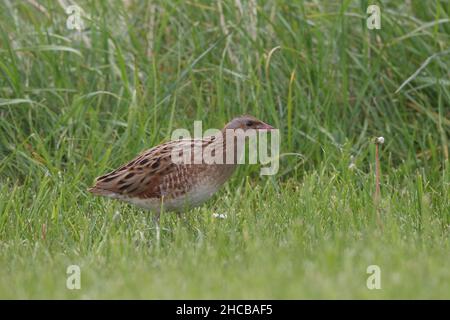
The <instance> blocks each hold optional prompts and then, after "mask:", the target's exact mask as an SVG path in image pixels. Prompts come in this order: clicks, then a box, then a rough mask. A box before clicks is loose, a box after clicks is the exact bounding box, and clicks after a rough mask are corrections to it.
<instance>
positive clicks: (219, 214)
mask: <svg viewBox="0 0 450 320" xmlns="http://www.w3.org/2000/svg"><path fill="white" fill-rule="evenodd" d="M213 218H219V219H226V218H227V215H226V214H224V213H213Z"/></svg>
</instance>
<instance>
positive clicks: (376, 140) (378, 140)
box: [375, 137, 384, 144]
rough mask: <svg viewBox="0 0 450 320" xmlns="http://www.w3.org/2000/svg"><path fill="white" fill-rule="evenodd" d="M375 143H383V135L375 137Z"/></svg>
mask: <svg viewBox="0 0 450 320" xmlns="http://www.w3.org/2000/svg"><path fill="white" fill-rule="evenodd" d="M375 143H377V144H383V143H384V137H378V138H376V139H375Z"/></svg>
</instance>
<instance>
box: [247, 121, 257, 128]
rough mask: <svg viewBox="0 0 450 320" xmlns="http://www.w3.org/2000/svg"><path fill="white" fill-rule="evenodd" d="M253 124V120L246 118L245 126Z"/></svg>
mask: <svg viewBox="0 0 450 320" xmlns="http://www.w3.org/2000/svg"><path fill="white" fill-rule="evenodd" d="M254 124H255V122H253V121H251V120H248V121H247V122H246V123H245V125H246V126H247V127H251V126H253V125H254Z"/></svg>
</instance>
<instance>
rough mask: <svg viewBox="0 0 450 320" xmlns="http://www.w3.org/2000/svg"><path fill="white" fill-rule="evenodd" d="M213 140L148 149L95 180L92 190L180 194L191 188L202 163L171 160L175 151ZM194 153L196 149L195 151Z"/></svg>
mask: <svg viewBox="0 0 450 320" xmlns="http://www.w3.org/2000/svg"><path fill="white" fill-rule="evenodd" d="M210 142H211V141H210V140H202V139H183V140H176V141H170V142H167V143H164V144H162V145H159V146H156V147H154V148H152V149H149V150H146V151H144V152H143V153H141V154H140V155H139V156H138V157H136V158H135V159H133V160H132V161H130V162H129V163H127V164H125V165H123V166H121V167H119V168H118V169H116V170H114V171H112V172H110V173H108V174H105V175H103V176H100V177H98V178H97V179H96V181H95V185H94V187H92V188H90V189H89V191H90V192H92V193H94V194H97V195H107V196H114V195H121V196H128V197H138V198H142V199H147V198H161V197H163V196H165V197H172V196H178V195H181V194H183V193H185V192H187V191H189V190H190V188H191V187H192V185H193V183H195V181H193V177H194V176H195V173H197V172H198V171H201V170H203V169H204V168H205V165H203V164H198V165H195V164H184V163H174V162H173V161H172V152H173V151H174V150H181V149H182V148H194V146H196V145H197V146H198V145H202V146H204V145H205V144H208V143H210ZM192 155H193V152H192Z"/></svg>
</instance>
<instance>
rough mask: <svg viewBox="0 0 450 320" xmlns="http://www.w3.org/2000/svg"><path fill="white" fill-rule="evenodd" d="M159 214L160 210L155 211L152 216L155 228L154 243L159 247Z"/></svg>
mask: <svg viewBox="0 0 450 320" xmlns="http://www.w3.org/2000/svg"><path fill="white" fill-rule="evenodd" d="M160 216H161V212H157V213H156V214H155V215H154V216H153V222H154V223H155V230H156V243H157V246H158V247H159V241H160V239H161V237H160V228H159V218H160Z"/></svg>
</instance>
